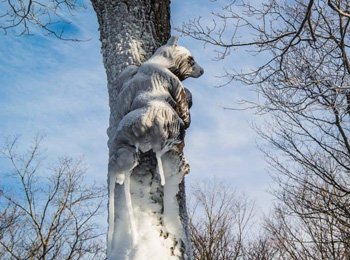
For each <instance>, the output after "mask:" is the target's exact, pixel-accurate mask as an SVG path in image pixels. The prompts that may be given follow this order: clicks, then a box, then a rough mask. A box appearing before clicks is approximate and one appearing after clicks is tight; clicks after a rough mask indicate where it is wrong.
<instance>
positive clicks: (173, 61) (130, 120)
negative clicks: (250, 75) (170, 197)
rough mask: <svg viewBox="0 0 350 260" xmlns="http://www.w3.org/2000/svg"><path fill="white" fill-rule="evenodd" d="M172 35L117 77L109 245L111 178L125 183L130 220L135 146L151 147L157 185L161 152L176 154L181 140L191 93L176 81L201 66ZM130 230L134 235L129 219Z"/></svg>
mask: <svg viewBox="0 0 350 260" xmlns="http://www.w3.org/2000/svg"><path fill="white" fill-rule="evenodd" d="M177 39H178V37H171V38H170V39H169V41H168V42H167V44H166V45H164V46H162V47H160V48H159V49H158V50H157V51H156V52H155V53H154V55H153V56H152V57H151V58H150V59H149V60H148V61H146V62H145V63H143V64H142V65H141V66H140V67H137V66H129V67H127V68H126V69H125V70H123V72H122V73H121V74H120V75H119V77H118V86H117V90H116V91H117V93H116V95H115V97H116V99H117V100H116V101H115V103H116V104H119V105H120V104H122V105H121V106H119V107H118V108H116V109H117V111H116V113H115V114H116V115H117V116H116V117H117V118H115V121H116V126H115V130H114V132H113V133H112V134H111V135H112V136H110V141H109V146H110V150H111V151H112V154H111V157H110V161H109V165H108V174H109V193H110V196H109V233H108V242H109V248H110V243H111V239H112V234H113V226H114V195H113V194H114V188H115V182H117V183H119V184H123V183H124V182H125V183H124V189H125V196H126V200H127V208H128V213H129V217H130V219H131V220H132V219H133V215H132V214H133V213H132V212H133V211H132V205H131V197H130V174H131V172H132V170H133V169H134V168H135V167H136V166H137V165H138V153H139V151H141V152H142V153H144V152H147V151H149V150H153V151H154V152H155V154H156V159H157V167H158V172H159V175H160V178H161V184H162V185H164V184H165V176H164V170H163V165H162V159H161V158H162V156H163V155H164V154H165V153H167V152H171V151H176V152H177V154H179V155H181V154H182V149H183V145H182V144H181V143H182V141H183V138H184V133H185V129H186V128H187V127H188V126H189V124H190V114H189V106H190V105H191V104H190V103H191V94H190V92H189V91H188V90H187V89H185V88H184V87H183V85H182V84H181V81H182V80H184V79H186V78H188V77H193V78H198V77H200V76H201V75H202V74H203V69H202V68H201V67H200V66H199V65H198V64H197V63H196V62H195V61H194V59H193V57H192V55H191V53H190V52H189V51H188V50H187V49H186V48H184V47H181V46H177ZM130 222H131V223H133V221H130ZM131 230H132V233H133V237H135V236H136V234H137V233H136V227H135V226H134V224H131ZM134 239H136V238H134Z"/></svg>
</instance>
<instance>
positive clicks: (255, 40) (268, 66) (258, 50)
mask: <svg viewBox="0 0 350 260" xmlns="http://www.w3.org/2000/svg"><path fill="white" fill-rule="evenodd" d="M214 2H216V1H214ZM349 8H350V6H349V2H348V1H342V0H337V1H333V0H327V1H326V0H317V1H316V0H309V1H298V0H296V1H272V0H271V1H265V2H263V3H257V4H256V5H253V4H250V3H248V2H245V1H230V2H229V3H225V6H224V7H223V8H222V11H221V12H218V13H214V12H213V13H212V15H213V16H214V19H215V20H214V23H213V24H211V25H210V24H204V23H203V22H202V21H201V19H196V20H192V21H189V22H187V23H185V24H184V25H183V27H182V29H181V31H182V32H183V33H184V34H185V35H188V36H191V37H193V38H195V39H198V40H201V41H204V42H205V43H206V44H210V45H213V46H215V47H216V48H215V50H216V51H217V53H218V54H219V55H218V56H217V58H218V59H219V60H220V59H225V58H228V55H230V54H231V53H232V52H233V51H234V50H236V49H242V48H244V49H245V50H246V51H247V53H251V52H252V53H253V54H254V55H256V57H258V59H256V60H259V62H260V64H259V66H257V67H255V68H252V69H249V70H248V71H244V70H243V71H242V70H240V69H239V68H237V67H236V68H233V69H232V70H227V72H226V74H225V77H226V78H227V80H228V83H230V82H232V81H239V82H241V83H243V84H245V85H248V86H250V87H251V89H252V90H253V91H255V92H256V93H257V94H258V96H259V98H260V100H258V101H254V100H243V101H242V102H243V104H245V105H246V108H252V109H254V110H255V112H257V113H261V114H265V113H266V114H268V116H269V120H268V121H267V123H266V125H265V126H255V129H256V131H257V132H258V134H259V135H260V136H262V137H263V138H264V139H265V140H267V142H268V144H269V145H270V147H269V148H272V149H269V148H268V147H265V148H263V150H264V152H265V155H266V158H267V159H268V161H269V163H270V164H271V166H272V169H273V170H275V172H276V175H275V176H276V181H277V183H278V184H279V187H280V189H279V190H278V191H277V192H276V195H277V197H278V198H279V199H280V201H281V203H282V205H281V206H279V207H277V209H276V210H277V211H276V218H275V219H274V221H275V222H270V221H268V222H267V223H268V225H267V227H268V230H270V231H271V232H272V233H271V234H272V235H273V238H274V239H275V240H276V241H278V245H279V246H280V247H281V248H283V250H285V251H284V252H283V253H280V257H281V258H282V259H346V258H347V257H348V252H347V249H346V248H348V236H347V235H346V233H347V230H349V224H350V214H349V210H348V209H349V199H350V197H349V194H350V193H349V192H350V190H349V187H350V186H349V182H350V179H349V170H350V169H349V167H350V160H349V159H350V143H349V135H350V131H349V130H350V129H349V125H350V124H349V123H350V112H349V111H350V94H349V83H350V82H349V74H350V63H349V58H348V53H349V40H350V38H349V24H350V20H349V19H350V9H349ZM247 55H248V54H247ZM278 232H281V233H280V234H279V233H278Z"/></svg>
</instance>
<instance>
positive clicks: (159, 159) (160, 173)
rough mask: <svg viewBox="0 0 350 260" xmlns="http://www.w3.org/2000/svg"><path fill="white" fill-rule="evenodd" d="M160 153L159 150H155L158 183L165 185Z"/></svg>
mask: <svg viewBox="0 0 350 260" xmlns="http://www.w3.org/2000/svg"><path fill="white" fill-rule="evenodd" d="M161 156H162V155H161V153H160V152H156V158H157V164H158V172H159V175H160V184H162V186H164V185H165V177H164V170H163V163H162V158H161Z"/></svg>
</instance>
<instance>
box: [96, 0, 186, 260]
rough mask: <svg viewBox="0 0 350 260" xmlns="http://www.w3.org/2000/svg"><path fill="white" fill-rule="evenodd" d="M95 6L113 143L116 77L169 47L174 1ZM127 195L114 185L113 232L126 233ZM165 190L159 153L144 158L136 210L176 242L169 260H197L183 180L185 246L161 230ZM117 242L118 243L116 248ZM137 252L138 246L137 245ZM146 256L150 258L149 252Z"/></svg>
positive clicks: (117, 0)
mask: <svg viewBox="0 0 350 260" xmlns="http://www.w3.org/2000/svg"><path fill="white" fill-rule="evenodd" d="M92 4H93V7H94V9H95V11H96V13H97V18H98V22H99V30H100V40H101V43H102V54H103V62H104V66H105V69H106V73H107V80H108V91H109V104H110V109H111V112H110V127H109V129H108V131H107V133H108V135H109V138H111V134H112V133H113V131H114V130H115V129H116V127H117V126H118V120H117V117H116V116H115V112H116V111H117V109H118V104H116V102H115V101H114V100H115V97H116V86H117V82H116V81H117V77H118V74H119V73H120V72H121V71H122V70H123V69H124V68H125V67H127V66H128V65H137V66H138V65H140V64H141V63H142V62H144V61H146V60H147V59H148V58H149V57H150V56H151V55H152V54H153V53H154V51H155V50H156V49H157V48H158V47H160V46H161V45H163V44H165V43H166V41H167V40H168V38H169V37H170V0H128V1H125V0H124V1H123V0H113V1H112V0H107V1H103V0H92ZM110 156H111V151H110ZM139 185H146V186H148V193H147V194H144V192H140V190H139V189H137V187H138V186H139ZM123 190H124V188H123V186H122V185H116V188H115V192H114V196H115V212H116V214H115V232H118V229H119V230H120V228H122V226H121V225H124V224H123V221H125V218H127V216H126V215H125V212H122V210H123V209H124V206H125V195H124V193H123ZM163 191H164V189H163V186H161V184H160V180H159V175H158V173H157V172H156V158H155V154H154V153H153V152H152V151H149V152H147V153H144V154H141V155H140V163H139V165H138V166H137V167H136V168H135V169H134V170H133V172H132V174H131V197H132V201H133V207H134V208H138V210H141V211H143V213H144V214H148V215H149V216H150V218H151V219H152V221H153V222H154V223H157V225H158V226H159V227H160V229H159V230H160V232H159V239H160V240H173V241H172V242H171V243H170V244H172V246H171V247H170V248H169V259H193V253H192V248H191V243H190V233H189V228H188V215H187V210H186V196H185V183H184V180H182V181H181V183H180V185H179V192H178V193H177V196H176V197H177V202H178V206H179V208H178V211H179V219H180V220H181V224H182V229H183V230H182V234H183V236H182V239H181V241H177V239H176V238H175V237H174V236H173V234H169V231H168V230H166V229H165V230H164V231H163V229H162V226H164V219H163V218H162V215H163V213H164V203H163V197H164V192H163ZM147 199H149V200H150V201H152V205H138V204H137V203H140V204H142V201H148V200H147ZM118 223H119V224H118ZM119 242H121V241H119ZM119 242H118V241H116V242H115V243H119ZM168 242H169V241H168ZM166 244H169V243H166ZM114 246H116V247H118V246H121V245H118V244H116V245H114ZM121 247H123V246H121ZM136 247H139V245H137V246H136ZM121 250H125V251H128V250H129V249H128V248H122V249H121ZM130 250H134V255H135V251H136V252H137V250H138V248H133V249H132V248H130ZM143 250H144V249H143ZM149 250H150V251H152V250H154V248H149ZM176 252H180V253H176ZM143 253H144V255H147V252H143ZM126 254H127V253H126ZM136 255H137V253H136ZM130 257H131V258H129V259H133V256H132V255H130ZM110 260H111V259H110ZM116 260H117V259H116ZM118 260H120V259H118ZM154 260H158V259H154ZM159 260H160V259H159ZM162 260H163V259H162Z"/></svg>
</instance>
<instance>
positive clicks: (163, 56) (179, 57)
mask: <svg viewBox="0 0 350 260" xmlns="http://www.w3.org/2000/svg"><path fill="white" fill-rule="evenodd" d="M177 40H178V36H172V37H171V38H170V39H169V40H168V42H167V44H165V45H163V46H162V47H160V48H159V49H158V50H157V51H156V52H155V53H154V54H153V56H152V57H151V58H150V59H149V60H148V62H152V63H157V64H159V65H161V66H162V67H166V68H168V69H169V70H170V71H171V72H172V73H173V74H175V75H176V76H177V77H178V78H179V80H180V81H182V80H184V79H187V78H189V77H192V78H198V77H200V76H201V75H202V74H203V72H204V70H203V68H202V67H201V66H199V65H198V64H197V63H196V62H195V60H194V58H193V56H192V54H191V52H190V51H189V50H187V49H186V48H184V47H182V46H177Z"/></svg>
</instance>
